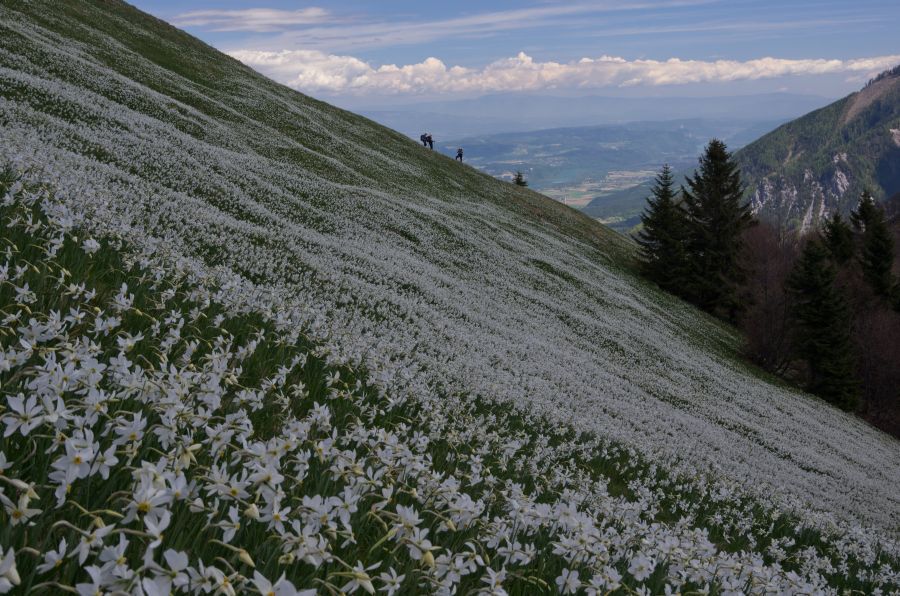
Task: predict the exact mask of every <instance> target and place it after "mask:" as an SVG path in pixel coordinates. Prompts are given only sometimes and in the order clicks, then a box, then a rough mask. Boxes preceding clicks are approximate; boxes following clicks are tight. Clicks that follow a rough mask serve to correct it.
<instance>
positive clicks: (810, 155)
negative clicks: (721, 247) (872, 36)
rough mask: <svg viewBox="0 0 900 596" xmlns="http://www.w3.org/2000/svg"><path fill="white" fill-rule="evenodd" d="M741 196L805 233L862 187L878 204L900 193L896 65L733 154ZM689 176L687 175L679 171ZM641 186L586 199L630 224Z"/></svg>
mask: <svg viewBox="0 0 900 596" xmlns="http://www.w3.org/2000/svg"><path fill="white" fill-rule="evenodd" d="M735 157H736V159H737V161H738V163H739V164H740V166H741V171H742V173H743V176H744V181H745V182H746V183H747V192H748V198H749V199H750V200H751V201H752V202H753V205H754V208H755V210H756V211H757V213H759V214H760V215H761V216H762V217H765V218H770V219H773V220H776V221H779V222H781V223H782V224H783V225H785V226H787V227H790V228H800V229H808V228H810V227H812V226H814V225H816V224H817V222H818V221H819V220H820V219H821V218H822V217H823V216H824V215H825V214H827V213H830V212H833V211H836V210H837V211H842V212H847V211H849V210H851V209H852V208H853V207H854V206H855V205H856V203H857V200H858V197H859V194H860V193H861V192H862V191H863V189H868V190H869V191H870V192H872V194H873V195H875V197H876V198H877V199H886V198H888V197H890V196H892V195H894V194H896V193H898V192H900V67H898V68H897V69H894V70H893V71H889V72H886V73H884V74H882V75H880V76H879V77H878V78H876V79H875V80H874V81H872V82H871V83H869V84H868V85H866V87H864V88H863V89H862V90H860V91H858V92H856V93H852V94H851V95H848V96H847V97H845V98H843V99H841V100H838V101H836V102H834V103H832V104H830V105H828V106H826V107H824V108H821V109H819V110H815V111H813V112H811V113H809V114H807V115H805V116H803V117H801V118H798V119H796V120H793V121H791V122H789V123H787V124H784V125H783V126H780V127H778V128H777V129H776V130H774V131H772V132H770V133H769V134H767V135H765V136H763V137H761V138H760V139H758V140H757V141H754V142H753V143H750V144H749V145H747V146H746V147H744V148H742V149H740V150H739V151H737V152H736V154H735ZM685 171H689V170H685ZM648 193H649V186H648V185H647V184H644V185H640V186H636V187H632V188H629V189H625V190H622V191H619V192H616V193H611V194H610V195H608V196H605V197H599V198H597V199H595V200H594V201H592V202H591V203H590V204H589V205H588V206H587V207H585V209H584V210H585V212H586V213H587V214H588V215H591V216H593V217H598V218H605V217H609V213H610V211H611V210H614V211H616V212H617V213H620V214H621V216H622V217H624V218H625V219H626V220H627V222H628V223H636V214H637V213H639V212H640V210H641V209H642V208H643V205H644V201H645V199H646V196H647V194H648Z"/></svg>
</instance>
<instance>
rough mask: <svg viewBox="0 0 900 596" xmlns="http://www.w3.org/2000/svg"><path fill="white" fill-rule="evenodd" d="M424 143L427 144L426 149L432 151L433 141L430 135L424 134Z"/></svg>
mask: <svg viewBox="0 0 900 596" xmlns="http://www.w3.org/2000/svg"><path fill="white" fill-rule="evenodd" d="M425 141H426V142H427V143H428V147H429V148H430V149H434V139H433V138H431V133H430V132H428V133H425Z"/></svg>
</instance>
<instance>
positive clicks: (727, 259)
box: [636, 140, 900, 436]
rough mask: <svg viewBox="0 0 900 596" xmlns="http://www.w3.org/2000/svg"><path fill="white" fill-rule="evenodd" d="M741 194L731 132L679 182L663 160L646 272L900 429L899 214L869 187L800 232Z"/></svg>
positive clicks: (646, 227)
mask: <svg viewBox="0 0 900 596" xmlns="http://www.w3.org/2000/svg"><path fill="white" fill-rule="evenodd" d="M743 196H744V187H743V184H742V183H741V176H740V170H739V168H738V166H737V164H736V163H735V162H734V160H733V158H732V156H731V154H730V153H729V152H728V150H727V148H726V146H725V144H724V143H722V142H721V141H718V140H713V141H711V142H710V143H709V145H708V146H707V147H706V149H705V151H704V153H703V155H702V156H701V158H700V163H699V167H698V169H697V171H696V172H695V173H694V174H693V176H691V177H689V178H688V179H687V181H686V184H685V185H684V186H681V187H680V188H677V189H676V188H675V184H674V178H673V174H672V171H671V170H670V169H669V167H668V166H666V167H664V168H663V170H662V171H661V172H660V174H659V175H658V176H657V179H656V184H655V185H654V187H653V190H652V196H651V197H650V198H649V199H648V202H647V208H646V209H645V211H644V213H643V214H642V216H641V221H642V223H643V227H642V229H641V231H640V232H639V233H638V235H637V236H636V240H637V241H638V243H639V244H640V247H641V267H642V272H643V274H644V275H645V276H646V277H648V278H649V279H651V280H652V281H654V282H656V283H657V284H658V285H659V286H661V287H662V288H663V289H665V290H668V291H669V292H672V293H673V294H676V295H678V296H680V297H681V298H683V299H685V300H687V301H689V302H691V303H693V304H695V305H697V306H698V307H700V308H702V309H704V310H706V311H707V312H710V313H712V314H714V315H715V316H718V317H720V318H722V319H724V320H727V321H728V322H730V323H732V324H735V325H737V326H738V327H739V328H740V329H741V330H742V331H743V335H744V344H745V350H746V354H747V356H748V357H749V358H750V359H752V360H753V361H754V362H756V363H757V364H758V365H760V366H762V367H763V368H765V369H766V370H769V371H771V372H773V373H776V374H778V375H781V376H782V377H784V378H786V379H789V380H791V381H793V382H795V383H797V384H799V385H801V386H803V387H804V388H806V389H807V390H808V391H810V392H812V393H815V394H817V395H819V396H821V397H823V398H824V399H826V400H827V401H829V402H831V403H833V404H835V405H836V406H838V407H840V408H843V409H845V410H848V411H854V412H857V413H859V414H860V415H862V416H864V417H866V418H867V419H868V420H870V421H871V422H872V423H873V424H875V425H877V426H879V427H881V428H883V429H885V430H887V431H889V432H891V433H892V434H895V435H897V436H900V282H898V279H897V276H896V274H895V273H894V268H895V262H894V261H895V259H894V246H895V244H896V242H897V238H896V236H897V235H898V234H900V221H898V222H896V223H895V224H894V227H893V229H892V228H891V225H890V222H889V221H888V218H887V216H886V214H885V212H884V210H883V209H882V207H881V206H880V205H879V204H878V203H876V201H875V200H874V198H873V197H872V196H871V195H869V194H868V193H864V194H863V196H862V197H861V198H860V201H859V204H858V206H857V208H856V209H855V210H854V211H853V212H852V214H851V215H850V217H849V219H845V218H844V217H842V216H841V215H840V214H838V213H836V214H834V215H832V216H831V217H830V218H829V219H828V220H827V221H826V222H825V223H824V225H823V226H822V228H821V229H819V230H815V231H813V232H810V233H807V234H805V235H803V236H801V235H799V234H797V233H792V232H786V231H784V230H780V229H778V228H776V227H774V226H773V225H771V224H769V223H767V222H764V221H758V220H756V219H754V217H753V216H752V214H751V210H750V205H749V202H747V201H745V200H744V199H743Z"/></svg>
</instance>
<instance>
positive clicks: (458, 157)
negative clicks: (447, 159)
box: [456, 147, 463, 163]
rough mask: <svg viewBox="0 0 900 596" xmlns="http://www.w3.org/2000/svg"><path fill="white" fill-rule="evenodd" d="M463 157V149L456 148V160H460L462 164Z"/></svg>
mask: <svg viewBox="0 0 900 596" xmlns="http://www.w3.org/2000/svg"><path fill="white" fill-rule="evenodd" d="M462 157H463V150H462V147H457V148H456V159H458V160H459V161H460V163H462Z"/></svg>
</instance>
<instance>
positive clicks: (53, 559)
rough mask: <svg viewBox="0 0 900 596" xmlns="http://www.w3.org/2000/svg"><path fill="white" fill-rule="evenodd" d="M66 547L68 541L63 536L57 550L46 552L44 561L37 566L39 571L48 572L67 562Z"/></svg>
mask: <svg viewBox="0 0 900 596" xmlns="http://www.w3.org/2000/svg"><path fill="white" fill-rule="evenodd" d="M66 548H67V543H66V539H65V538H62V539H61V540H60V541H59V546H58V547H57V548H56V550H50V551H47V552H45V553H44V562H43V563H41V564H40V565H38V566H37V570H38V573H47V572H48V571H51V570H53V569H56V568H57V567H59V566H60V565H62V564H63V563H64V562H65V558H66Z"/></svg>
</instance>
